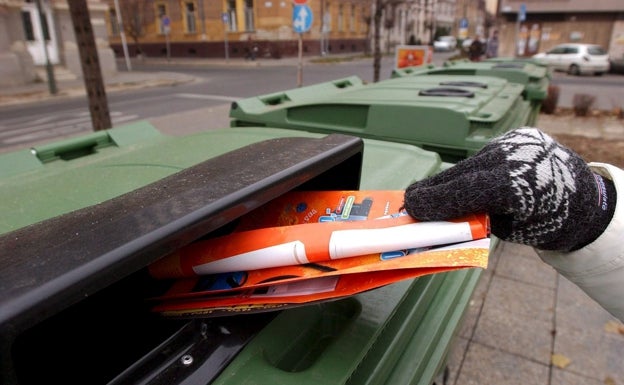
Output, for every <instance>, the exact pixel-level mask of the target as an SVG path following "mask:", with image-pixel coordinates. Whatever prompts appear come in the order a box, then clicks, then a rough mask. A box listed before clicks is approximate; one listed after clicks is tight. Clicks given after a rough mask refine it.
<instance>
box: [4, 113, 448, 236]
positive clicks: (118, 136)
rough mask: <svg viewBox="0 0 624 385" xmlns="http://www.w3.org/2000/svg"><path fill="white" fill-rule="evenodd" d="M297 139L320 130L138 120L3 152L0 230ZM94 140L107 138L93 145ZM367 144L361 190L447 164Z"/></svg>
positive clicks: (409, 150) (402, 148)
mask: <svg viewBox="0 0 624 385" xmlns="http://www.w3.org/2000/svg"><path fill="white" fill-rule="evenodd" d="M295 136H299V137H320V136H323V135H321V134H312V133H304V132H296V131H291V130H279V129H270V128H265V129H251V128H240V129H234V130H233V129H223V130H215V131H210V132H205V133H200V134H195V135H189V136H185V137H169V136H165V135H162V134H161V133H159V132H158V131H157V130H156V129H154V128H153V127H152V126H151V125H149V124H148V123H146V122H139V123H136V124H133V125H128V126H124V127H119V128H114V129H111V130H107V131H104V132H98V133H95V134H92V135H88V136H85V137H82V138H78V139H72V140H69V141H62V142H58V143H53V144H50V145H47V146H45V147H37V148H35V149H34V151H33V150H30V149H27V150H21V151H16V152H12V153H6V154H2V155H0V200H1V201H2V202H3V203H2V206H1V210H0V234H2V233H6V232H8V231H11V230H14V229H17V228H20V227H23V226H26V225H29V224H31V223H34V222H38V221H41V220H44V219H47V218H51V217H54V216H57V215H60V214H63V213H66V212H69V211H73V210H76V209H79V208H83V207H86V206H90V205H94V204H97V203H100V202H103V201H105V200H108V199H112V198H114V197H116V196H118V195H121V194H123V193H126V192H129V191H132V190H135V189H137V188H139V187H142V186H144V185H146V184H148V183H151V182H154V181H156V180H159V179H162V178H164V177H165V176H168V175H171V174H173V173H175V172H177V171H180V170H182V169H184V168H187V167H190V166H192V165H194V164H197V163H199V162H201V161H203V160H206V159H210V158H212V157H215V156H217V155H220V154H222V153H225V152H228V151H231V150H234V149H236V148H239V147H242V146H245V145H248V144H251V143H254V142H258V141H261V140H268V139H272V138H277V137H295ZM94 137H95V138H101V137H108V138H109V139H108V140H106V141H100V142H98V144H97V145H93V143H95V142H96V141H95V140H93V138H94ZM365 147H366V148H367V150H366V151H365V154H364V161H363V165H362V168H363V170H362V176H363V177H362V181H361V188H363V189H366V188H369V187H371V184H372V183H373V181H375V183H378V184H379V185H380V186H384V188H385V189H403V188H405V187H407V185H408V184H409V182H411V181H415V180H419V179H422V178H424V177H426V176H428V175H431V174H433V173H435V172H437V171H438V170H439V169H440V166H441V164H442V162H441V160H440V158H439V156H438V155H437V154H435V153H432V152H428V151H424V150H422V149H420V148H417V147H414V146H407V145H400V144H391V143H386V142H381V141H375V140H366V141H365ZM42 153H43V154H44V155H42ZM52 154H55V155H52ZM41 158H43V159H45V160H44V161H42V160H41ZM406 158H408V159H411V160H412V161H411V162H410V165H411V166H410V174H409V178H406V175H405V169H404V167H405V163H406V160H405V159H406ZM379 165H385V166H384V167H383V168H382V167H380V166H379ZM386 166H387V167H386Z"/></svg>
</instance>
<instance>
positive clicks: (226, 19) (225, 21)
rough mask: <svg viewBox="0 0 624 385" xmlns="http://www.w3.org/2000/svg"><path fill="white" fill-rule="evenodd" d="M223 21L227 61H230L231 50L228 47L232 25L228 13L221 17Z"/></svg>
mask: <svg viewBox="0 0 624 385" xmlns="http://www.w3.org/2000/svg"><path fill="white" fill-rule="evenodd" d="M221 20H222V21H223V44H225V47H224V49H225V61H226V62H229V61H230V49H229V46H228V27H229V24H230V16H229V15H228V13H227V12H223V14H222V15H221Z"/></svg>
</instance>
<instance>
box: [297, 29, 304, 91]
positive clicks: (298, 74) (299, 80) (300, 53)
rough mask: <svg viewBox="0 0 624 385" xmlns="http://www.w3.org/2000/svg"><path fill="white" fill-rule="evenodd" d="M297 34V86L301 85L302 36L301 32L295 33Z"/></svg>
mask: <svg viewBox="0 0 624 385" xmlns="http://www.w3.org/2000/svg"><path fill="white" fill-rule="evenodd" d="M297 35H298V36H299V64H298V65H297V87H301V86H302V85H303V37H302V34H301V33H299V34H297Z"/></svg>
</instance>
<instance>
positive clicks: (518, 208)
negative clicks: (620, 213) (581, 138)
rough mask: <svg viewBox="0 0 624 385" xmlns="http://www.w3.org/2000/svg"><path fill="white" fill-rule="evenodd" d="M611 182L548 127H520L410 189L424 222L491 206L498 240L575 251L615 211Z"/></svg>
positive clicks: (411, 206) (412, 207) (411, 207)
mask: <svg viewBox="0 0 624 385" xmlns="http://www.w3.org/2000/svg"><path fill="white" fill-rule="evenodd" d="M615 203H616V192H615V187H614V185H613V183H612V182H611V181H610V180H609V179H607V178H603V177H602V176H600V175H597V174H595V173H593V172H592V171H591V170H590V169H589V167H588V166H587V164H586V163H585V161H583V159H581V157H580V156H579V155H577V154H576V153H575V152H573V151H572V150H570V149H568V148H566V147H564V146H562V145H561V144H559V143H557V142H556V141H555V140H553V139H552V138H551V137H550V136H548V135H546V134H545V133H543V132H541V131H539V130H537V129H534V128H520V129H517V130H514V131H510V132H508V133H507V134H505V135H503V136H501V137H499V138H496V139H495V140H493V141H491V142H490V143H488V144H487V145H486V146H485V147H484V148H483V149H482V150H481V151H480V152H479V153H477V154H476V155H474V156H473V157H470V158H468V159H465V160H463V161H461V162H459V163H457V164H456V165H455V166H453V167H451V168H450V169H448V170H445V171H444V172H442V173H440V174H437V175H435V176H433V177H431V178H428V179H425V180H422V181H419V182H416V183H414V184H412V185H411V186H409V187H408V188H407V190H406V191H405V202H404V207H405V209H406V210H407V212H408V213H409V214H410V215H411V216H412V217H414V218H416V219H419V220H446V219H451V218H455V217H460V216H463V215H466V214H469V213H478V212H487V213H488V214H489V215H490V222H491V230H492V233H493V234H494V235H496V236H497V237H499V238H500V239H503V240H507V241H510V242H516V243H522V244H526V245H531V246H534V247H536V248H538V249H542V250H559V251H572V250H577V249H579V248H581V247H583V246H585V245H587V244H589V243H591V242H592V241H594V240H595V239H596V238H598V237H599V236H600V234H602V232H603V231H604V230H605V228H606V227H607V225H608V224H609V222H610V221H611V218H612V217H613V212H614V210H615Z"/></svg>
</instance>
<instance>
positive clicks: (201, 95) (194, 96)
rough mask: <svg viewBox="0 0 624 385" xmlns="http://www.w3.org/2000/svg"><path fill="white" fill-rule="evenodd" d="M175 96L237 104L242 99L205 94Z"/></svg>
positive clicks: (177, 95) (176, 95)
mask: <svg viewBox="0 0 624 385" xmlns="http://www.w3.org/2000/svg"><path fill="white" fill-rule="evenodd" d="M173 96H175V97H178V98H186V99H205V100H223V101H226V102H235V101H237V100H240V98H234V97H232V96H223V95H204V94H174V95H173Z"/></svg>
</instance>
